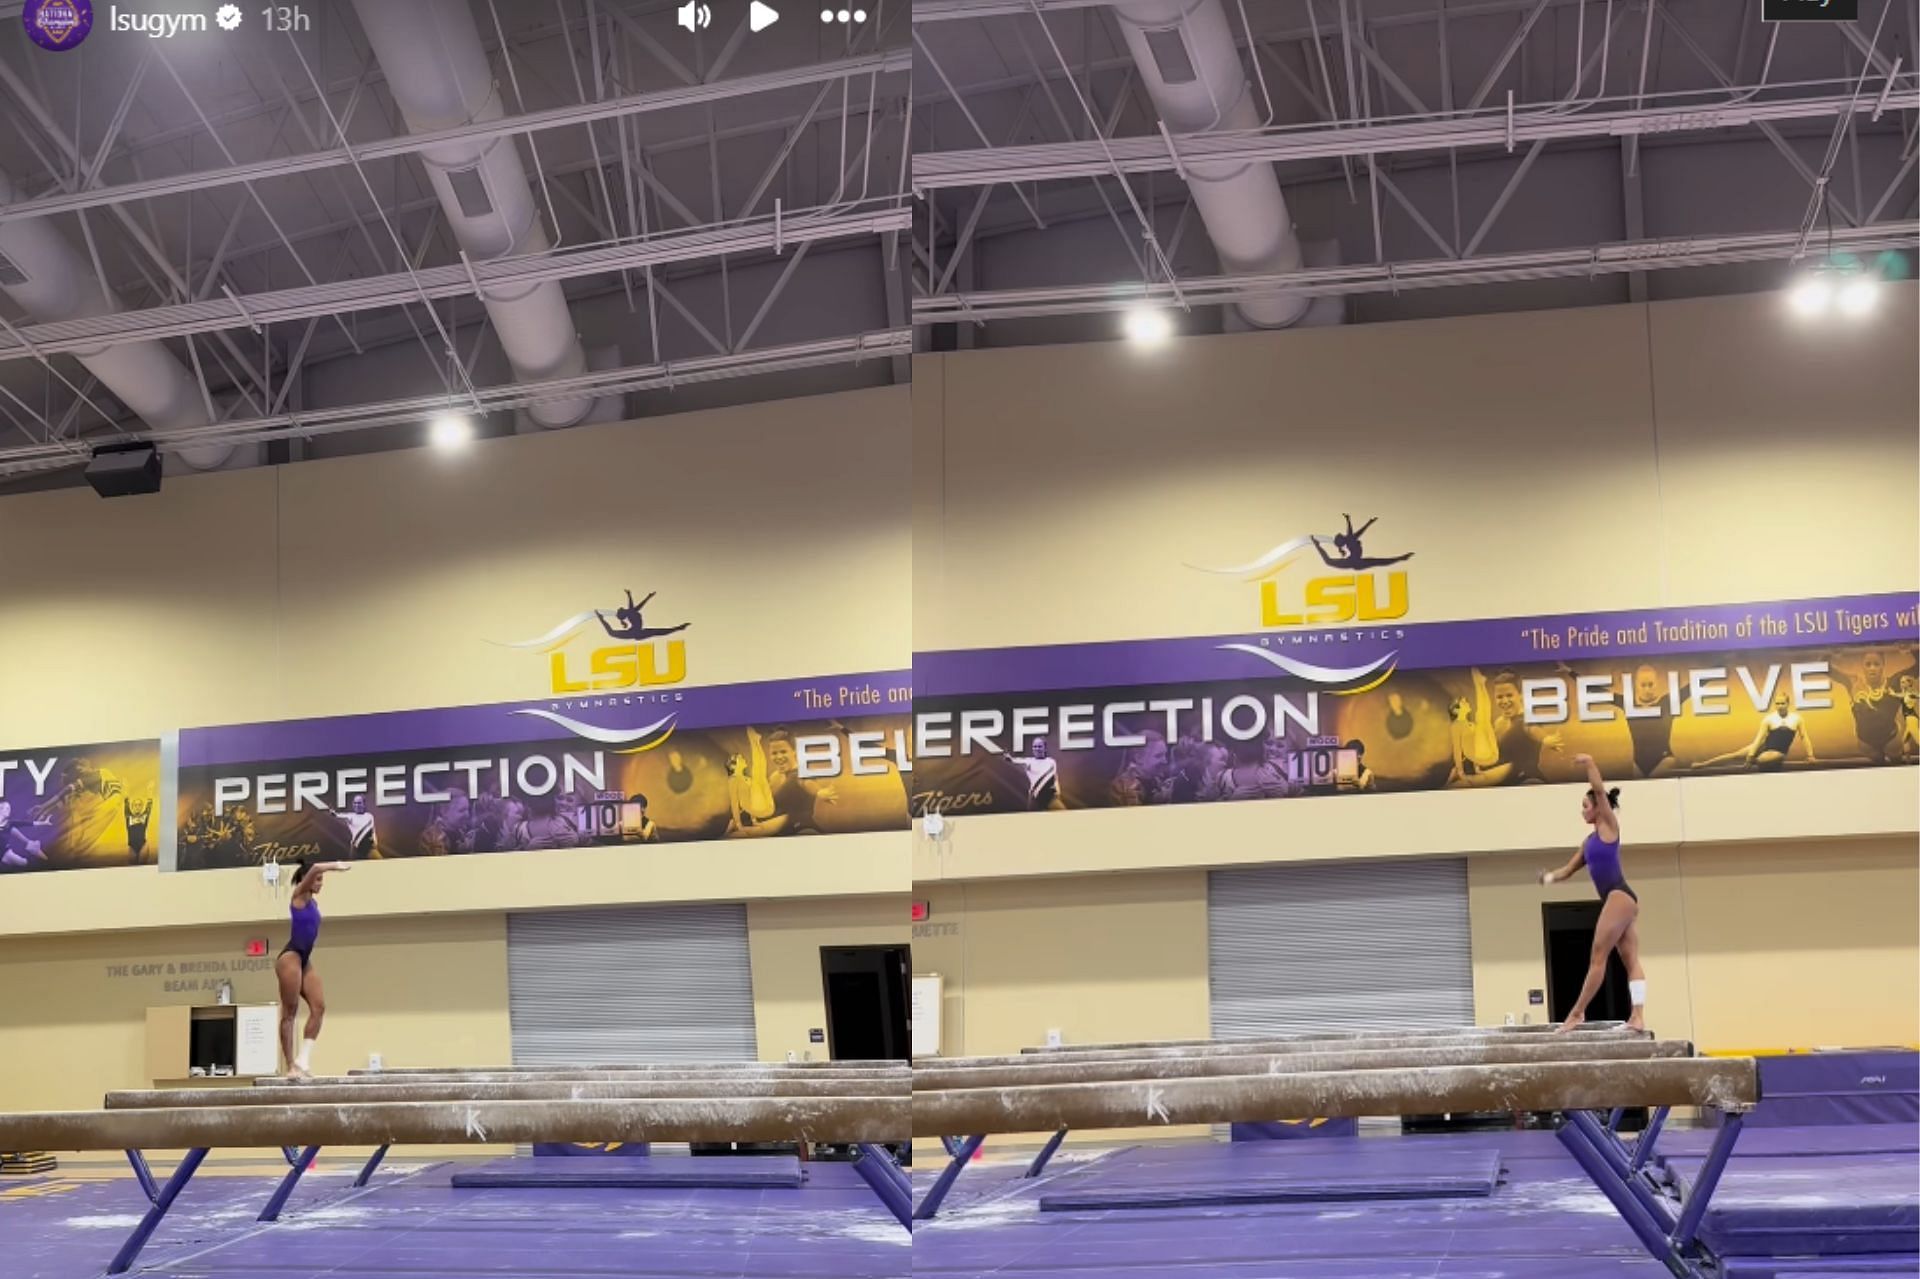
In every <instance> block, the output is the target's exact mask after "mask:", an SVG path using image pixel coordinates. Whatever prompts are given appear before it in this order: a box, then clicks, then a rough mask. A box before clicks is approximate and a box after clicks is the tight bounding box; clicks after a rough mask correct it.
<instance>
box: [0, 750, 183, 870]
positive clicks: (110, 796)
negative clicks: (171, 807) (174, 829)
mask: <svg viewBox="0 0 1920 1279" xmlns="http://www.w3.org/2000/svg"><path fill="white" fill-rule="evenodd" d="M159 790H160V743H159V742H157V741H143V742H96V743H91V744H88V745H83V746H49V747H44V748H37V749H29V750H12V751H0V874H17V873H22V872H29V871H45V870H94V869H98V868H101V867H106V866H152V865H154V864H156V862H157V861H158V859H159V840H160V830H159V827H158V826H157V824H156V823H155V814H156V813H157V811H158V796H159Z"/></svg>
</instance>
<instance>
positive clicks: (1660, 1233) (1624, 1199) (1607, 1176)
mask: <svg viewBox="0 0 1920 1279" xmlns="http://www.w3.org/2000/svg"><path fill="white" fill-rule="evenodd" d="M1555 1135H1556V1136H1558V1137H1559V1138H1560V1144H1561V1145H1563V1146H1565V1147H1566V1148H1567V1152H1568V1153H1569V1154H1571V1155H1572V1156H1573V1157H1574V1159H1575V1160H1576V1161H1577V1162H1578V1163H1579V1165H1580V1167H1581V1169H1582V1170H1583V1171H1584V1172H1585V1173H1586V1174H1587V1176H1588V1177H1589V1178H1590V1179H1591V1180H1592V1181H1593V1184H1594V1185H1596V1186H1598V1187H1599V1188H1600V1193H1601V1194H1603V1195H1605V1196H1606V1197H1607V1199H1608V1200H1609V1201H1610V1202H1611V1203H1612V1204H1613V1207H1614V1211H1616V1212H1618V1213H1619V1214H1620V1215H1621V1217H1623V1218H1625V1220H1626V1223H1627V1225H1628V1226H1629V1227H1631V1228H1632V1230H1633V1233H1634V1235H1635V1236H1636V1237H1637V1238H1638V1239H1639V1240H1640V1243H1641V1245H1642V1246H1643V1247H1645V1248H1646V1250H1647V1252H1648V1253H1649V1254H1650V1255H1652V1256H1654V1257H1656V1258H1658V1259H1659V1260H1660V1261H1662V1262H1667V1261H1668V1259H1669V1257H1670V1256H1671V1253H1672V1245H1671V1244H1670V1243H1669V1242H1668V1240H1667V1233H1666V1231H1664V1230H1662V1229H1661V1228H1660V1223H1659V1222H1657V1221H1655V1220H1654V1218H1653V1216H1652V1215H1651V1214H1650V1213H1648V1212H1647V1209H1646V1205H1645V1204H1643V1203H1642V1202H1641V1201H1640V1200H1639V1199H1638V1198H1637V1197H1636V1196H1635V1195H1634V1194H1633V1193H1632V1192H1631V1191H1629V1190H1628V1189H1627V1188H1626V1185H1625V1184H1624V1183H1623V1182H1622V1181H1621V1180H1620V1178H1619V1177H1617V1176H1615V1175H1614V1172H1613V1168H1612V1166H1611V1165H1609V1164H1608V1163H1607V1161H1606V1158H1605V1156H1603V1155H1602V1154H1601V1153H1600V1152H1599V1151H1598V1150H1596V1149H1594V1147H1593V1144H1592V1142H1591V1141H1590V1140H1589V1139H1588V1137H1587V1135H1586V1132H1585V1130H1584V1129H1583V1128H1581V1127H1579V1126H1577V1125H1575V1124H1572V1123H1567V1124H1563V1125H1562V1126H1561V1128H1560V1130H1559V1132H1558V1133H1557V1134H1555ZM1668 1269H1670V1270H1671V1269H1672V1265H1671V1264H1670V1263H1669V1265H1668Z"/></svg>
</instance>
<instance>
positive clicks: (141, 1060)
mask: <svg viewBox="0 0 1920 1279" xmlns="http://www.w3.org/2000/svg"><path fill="white" fill-rule="evenodd" d="M94 873H95V872H81V871H76V872H73V873H72V874H70V875H63V876H49V877H48V878H71V879H87V878H91V877H92V875H93V874H94ZM330 888H331V886H330ZM329 896H330V897H331V892H329ZM284 930H285V923H284V920H283V921H282V923H281V926H280V931H281V933H284ZM263 931H265V930H261V929H256V928H253V927H250V926H247V925H244V924H236V925H233V926H230V927H223V928H191V929H166V930H157V931H151V932H143V933H104V934H93V935H89V936H80V937H36V938H31V939H18V938H15V939H8V940H0V990H4V991H5V992H6V995H5V998H3V999H0V1057H3V1058H4V1059H5V1060H6V1061H7V1062H8V1063H9V1066H8V1069H7V1072H6V1076H5V1079H4V1080H3V1081H0V1110H95V1109H98V1108H99V1106H100V1101H101V1097H102V1095H103V1094H105V1093H107V1092H109V1091H111V1090H113V1089H120V1088H147V1087H151V1086H152V1084H153V1082H154V1081H153V1079H152V1078H151V1077H150V1076H149V1075H148V1074H147V1061H146V1052H147V1044H146V1010H147V1009H148V1008H150V1007H161V1006H167V1005H177V1004H190V1005H191V1004H211V1003H213V1002H215V998H216V995H215V992H214V988H216V987H217V986H218V984H219V978H218V977H217V976H216V977H210V978H206V979H201V980H205V981H206V983H207V988H206V989H202V990H197V991H186V990H168V989H167V987H166V983H167V982H168V981H170V980H173V981H180V980H189V979H186V978H181V977H178V976H176V977H172V978H169V977H168V976H167V975H165V974H164V973H162V974H160V975H157V976H140V977H136V976H121V975H116V974H114V973H113V972H111V971H110V970H111V969H113V968H114V967H117V966H125V967H127V968H128V969H129V971H131V970H132V967H133V966H135V965H143V964H162V965H166V964H173V965H180V964H183V963H199V962H207V961H224V962H229V963H231V962H233V961H236V960H239V959H240V958H241V956H242V955H243V953H244V946H245V943H246V941H247V939H248V938H249V937H254V936H259V935H262V933H263ZM270 935H271V934H270ZM273 940H274V942H275V943H276V945H277V943H278V942H280V941H283V940H284V937H283V936H278V935H274V936H273ZM326 959H327V962H326V982H327V989H328V1005H329V1006H328V1011H327V1023H326V1027H325V1029H324V1030H323V1031H322V1033H321V1036H320V1045H319V1049H318V1051H317V1053H316V1055H315V1058H314V1065H315V1067H316V1069H317V1070H319V1071H321V1072H324V1073H344V1072H345V1071H347V1070H350V1069H356V1068H359V1067H364V1066H365V1065H366V1064H367V1054H368V1053H371V1052H378V1053H381V1054H382V1055H383V1057H384V1059H385V1063H386V1064H387V1065H388V1066H395V1067H397V1066H424V1065H447V1066H479V1065H493V1064H496V1063H500V1062H505V1061H509V1060H511V1058H512V1049H511V1043H510V1040H509V1035H508V1027H507V948H506V928H505V924H504V922H503V920H502V917H501V916H499V915H462V916H451V917H443V918H435V919H412V920H335V919H329V920H328V922H327V948H326ZM230 980H232V982H233V986H234V998H235V1000H236V1001H237V1002H239V1003H243V1004H266V1003H273V1002H275V1000H276V998H277V996H276V993H275V988H274V980H273V974H272V972H271V971H270V970H258V971H250V972H242V973H237V974H234V975H233V976H231V978H230Z"/></svg>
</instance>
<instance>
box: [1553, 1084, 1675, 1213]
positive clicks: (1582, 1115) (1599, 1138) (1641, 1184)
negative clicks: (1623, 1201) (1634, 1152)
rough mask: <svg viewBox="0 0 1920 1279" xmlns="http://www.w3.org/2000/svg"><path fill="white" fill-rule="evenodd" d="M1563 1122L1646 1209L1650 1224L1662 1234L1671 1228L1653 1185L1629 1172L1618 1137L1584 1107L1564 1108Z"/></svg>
mask: <svg viewBox="0 0 1920 1279" xmlns="http://www.w3.org/2000/svg"><path fill="white" fill-rule="evenodd" d="M1567 1123H1568V1124H1570V1125H1571V1126H1573V1127H1575V1128H1577V1129H1578V1130H1579V1132H1580V1135H1581V1136H1583V1137H1585V1138H1586V1139H1587V1141H1588V1143H1589V1144H1590V1145H1592V1147H1593V1150H1594V1153H1595V1154H1597V1155H1599V1156H1600V1158H1601V1159H1602V1160H1604V1161H1605V1163H1606V1165H1607V1168H1608V1169H1609V1170H1610V1171H1611V1172H1612V1173H1613V1176H1614V1179H1615V1180H1616V1181H1618V1182H1619V1183H1620V1184H1621V1185H1623V1186H1625V1187H1626V1190H1627V1193H1628V1194H1630V1195H1632V1196H1633V1197H1634V1198H1635V1199H1637V1200H1638V1201H1639V1202H1640V1206H1641V1207H1642V1208H1644V1209H1646V1211H1647V1215H1648V1216H1649V1217H1651V1218H1653V1222H1654V1224H1655V1225H1657V1226H1659V1227H1660V1233H1661V1234H1662V1235H1665V1234H1666V1233H1667V1232H1668V1231H1669V1230H1672V1229H1673V1213H1671V1212H1670V1211H1668V1210H1667V1205H1666V1204H1664V1203H1663V1202H1661V1200H1660V1197H1659V1196H1658V1195H1656V1194H1655V1193H1654V1192H1653V1188H1652V1187H1651V1186H1649V1185H1647V1183H1646V1182H1645V1181H1644V1180H1643V1179H1642V1178H1641V1177H1640V1175H1639V1174H1638V1173H1636V1172H1634V1171H1633V1168H1632V1166H1631V1165H1630V1164H1629V1163H1628V1161H1627V1155H1626V1152H1625V1151H1624V1150H1622V1149H1621V1147H1620V1139H1619V1138H1617V1137H1615V1136H1614V1135H1613V1133H1612V1132H1610V1131H1609V1130H1608V1129H1606V1128H1604V1127H1602V1126H1601V1123H1600V1121H1599V1119H1597V1118H1596V1117H1595V1116H1593V1115H1591V1114H1589V1113H1588V1112H1586V1111H1584V1110H1573V1111H1568V1112H1567Z"/></svg>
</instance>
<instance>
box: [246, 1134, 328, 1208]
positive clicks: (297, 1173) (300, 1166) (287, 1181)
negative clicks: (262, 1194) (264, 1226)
mask: <svg viewBox="0 0 1920 1279" xmlns="http://www.w3.org/2000/svg"><path fill="white" fill-rule="evenodd" d="M319 1154H320V1147H318V1146H308V1147H307V1148H306V1149H305V1150H303V1151H301V1152H300V1161H299V1162H298V1163H296V1164H294V1166H293V1167H291V1168H289V1169H287V1175H286V1176H284V1177H282V1178H281V1179H280V1186H279V1188H278V1189H277V1190H275V1191H274V1192H273V1198H271V1199H269V1200H267V1206H266V1207H264V1208H262V1209H261V1210H260V1216H259V1220H261V1221H278V1220H280V1210H281V1209H282V1208H284V1207H286V1206H287V1197H288V1196H289V1195H291V1194H292V1193H293V1188H294V1187H295V1186H297V1185H299V1184H300V1177H301V1175H302V1174H303V1173H305V1172H306V1171H307V1168H308V1167H309V1166H310V1165H311V1164H312V1163H313V1161H314V1159H315V1158H316V1157H317V1156H318V1155H319Z"/></svg>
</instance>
